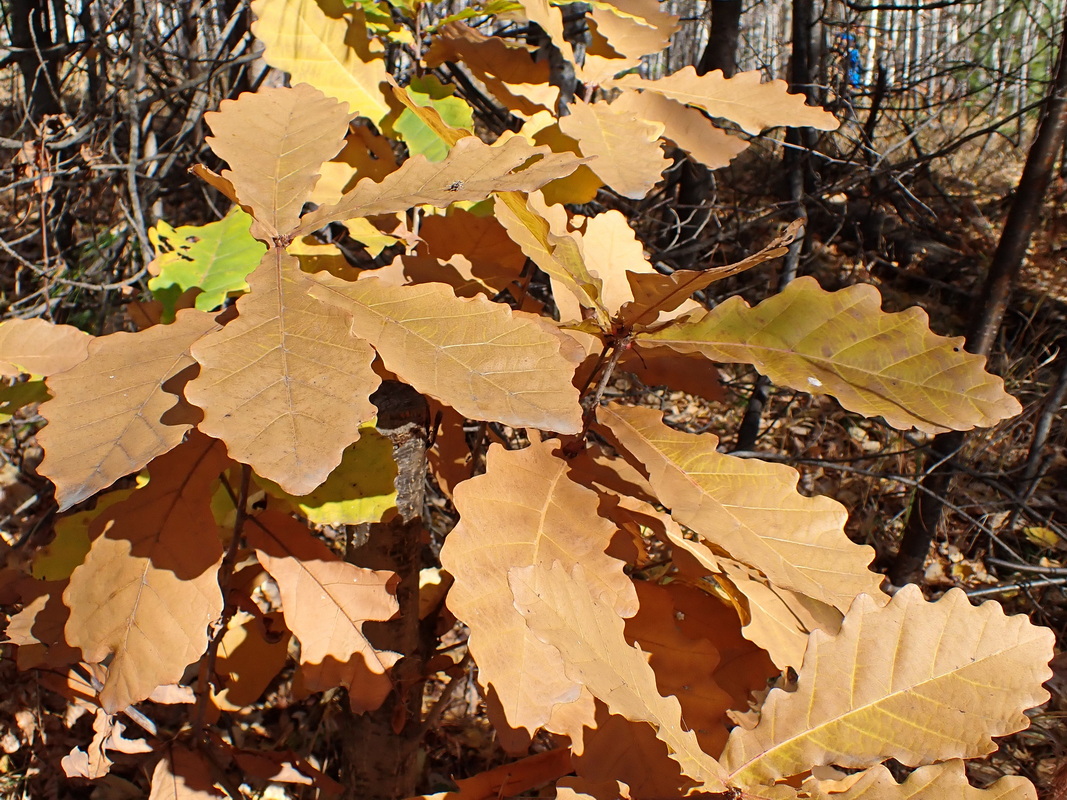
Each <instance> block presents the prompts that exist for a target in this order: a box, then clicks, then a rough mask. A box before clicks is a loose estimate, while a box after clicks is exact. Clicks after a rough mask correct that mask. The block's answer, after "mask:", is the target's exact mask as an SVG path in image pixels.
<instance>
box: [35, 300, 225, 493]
mask: <svg viewBox="0 0 1067 800" xmlns="http://www.w3.org/2000/svg"><path fill="white" fill-rule="evenodd" d="M217 327H218V325H217V324H216V322H215V320H214V319H213V318H212V316H211V315H210V314H207V313H204V312H202V311H192V310H186V311H180V312H178V317H177V320H176V321H175V322H174V323H173V324H172V325H156V326H153V327H152V328H149V329H148V330H145V331H141V332H140V333H113V334H111V335H110V336H101V337H98V338H95V339H93V340H92V341H91V342H90V343H89V355H88V357H87V358H86V359H85V360H84V361H82V362H81V363H79V364H78V365H77V366H75V367H73V368H72V369H70V370H67V371H66V372H62V373H60V374H58V375H53V376H52V377H51V378H49V379H48V389H49V391H50V392H51V393H52V399H51V400H49V401H47V402H45V403H42V404H41V406H40V409H39V412H40V414H41V416H43V417H44V418H45V419H46V420H48V425H47V426H45V427H44V428H43V429H42V430H41V432H40V433H38V434H37V441H38V442H39V443H40V445H41V447H42V448H44V451H45V456H44V461H42V462H41V465H40V467H39V468H38V472H40V474H42V475H44V476H45V477H47V478H49V479H50V480H51V481H52V482H53V483H55V484H56V499H57V500H58V501H59V507H60V510H61V511H62V510H64V509H67V508H70V507H71V506H72V505H74V504H75V503H78V502H81V501H82V500H84V499H86V498H87V497H91V496H92V495H94V494H96V493H97V492H99V491H100V490H101V489H106V488H107V487H108V486H110V485H111V484H112V483H114V482H115V481H116V480H118V479H119V478H121V477H123V476H124V475H128V474H130V473H131V472H136V471H137V470H139V469H141V468H142V467H144V465H145V464H147V463H148V462H149V461H151V460H152V459H153V458H155V457H156V456H158V455H161V454H163V453H166V452H167V451H168V450H170V449H172V448H173V447H175V446H176V445H177V444H178V443H179V442H180V441H181V440H182V438H183V437H184V436H185V433H186V431H188V430H189V428H190V427H192V425H191V424H190V423H191V421H192V420H191V419H189V418H188V417H187V415H185V414H181V415H178V414H175V412H176V411H178V410H180V409H179V404H180V402H181V401H180V399H179V397H177V396H176V394H175V393H173V392H175V390H177V391H180V388H179V387H177V386H171V385H170V383H168V382H170V381H171V380H172V379H174V378H176V376H178V375H179V373H181V372H182V370H184V369H186V368H187V367H189V366H191V365H192V364H193V359H192V356H190V355H189V347H190V345H192V343H193V342H195V341H196V340H197V339H199V338H200V337H201V336H203V335H204V334H206V333H208V332H209V331H211V330H213V329H215V328H217ZM164 387H166V388H164ZM174 417H176V418H174Z"/></svg>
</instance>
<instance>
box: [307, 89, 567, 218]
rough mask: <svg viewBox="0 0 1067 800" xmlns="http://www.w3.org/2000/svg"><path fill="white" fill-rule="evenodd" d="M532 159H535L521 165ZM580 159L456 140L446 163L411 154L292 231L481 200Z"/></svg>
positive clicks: (563, 170)
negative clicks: (379, 181) (420, 207)
mask: <svg viewBox="0 0 1067 800" xmlns="http://www.w3.org/2000/svg"><path fill="white" fill-rule="evenodd" d="M424 110H428V109H424ZM534 157H538V158H539V160H537V161H534V162H533V163H532V164H530V165H529V166H527V167H526V168H525V169H520V167H523V166H524V165H526V164H527V162H529V161H530V160H531V159H533V158H534ZM580 163H582V161H581V159H579V158H576V157H575V156H574V155H573V154H571V153H552V152H550V151H549V149H548V148H547V147H533V146H532V145H530V144H529V142H527V141H526V140H525V139H523V138H521V137H512V138H510V139H508V140H507V141H506V142H504V143H503V144H502V145H499V146H493V145H488V144H485V143H484V142H482V141H481V140H480V139H478V138H477V137H474V136H466V137H464V138H462V139H459V140H458V141H457V142H456V144H455V146H453V147H452V149H451V151H450V152H449V154H448V156H447V157H446V158H445V159H444V161H436V162H435V161H429V160H427V158H426V157H425V156H414V157H413V158H409V159H408V160H407V161H405V162H404V163H403V164H402V165H401V166H400V168H399V169H397V170H396V171H394V172H391V173H389V174H388V175H386V176H385V178H383V179H382V181H381V183H375V182H374V181H372V180H369V179H364V180H361V181H360V182H359V183H357V184H356V185H355V187H353V188H352V189H351V190H350V191H348V192H346V193H345V194H344V195H342V197H341V199H340V200H338V201H337V202H336V203H335V204H333V205H328V206H323V207H322V208H319V209H317V210H316V211H312V212H310V213H308V214H305V215H304V216H303V217H302V218H301V220H300V225H299V227H297V229H296V230H295V231H293V235H294V236H298V235H301V234H304V233H312V232H314V231H316V230H318V229H319V228H321V227H323V226H324V225H327V224H329V223H331V222H338V221H343V220H346V219H352V218H353V217H369V216H373V215H375V214H391V213H393V212H396V211H404V210H406V209H409V208H411V207H412V206H418V205H431V206H437V207H439V208H444V207H445V206H448V205H450V204H452V203H457V202H477V201H479V200H484V199H485V198H487V197H489V195H490V194H492V193H493V192H529V191H533V190H534V189H539V188H540V187H542V186H544V185H545V184H546V183H548V182H549V181H551V180H553V179H555V178H559V177H562V176H564V175H569V174H570V173H572V172H573V171H574V170H575V169H576V168H577V167H578V165H579V164H580Z"/></svg>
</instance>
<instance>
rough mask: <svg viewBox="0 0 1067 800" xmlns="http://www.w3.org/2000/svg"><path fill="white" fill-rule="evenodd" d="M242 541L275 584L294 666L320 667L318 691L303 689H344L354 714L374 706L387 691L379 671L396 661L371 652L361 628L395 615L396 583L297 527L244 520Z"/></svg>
mask: <svg viewBox="0 0 1067 800" xmlns="http://www.w3.org/2000/svg"><path fill="white" fill-rule="evenodd" d="M245 536H246V538H247V539H248V543H249V544H250V545H251V546H252V547H254V548H255V550H256V557H257V558H258V559H259V563H260V564H262V565H263V569H265V570H267V572H269V573H270V574H271V577H272V578H274V580H275V582H276V583H277V584H278V589H279V590H280V592H281V595H282V613H283V614H284V615H285V624H286V626H287V627H288V628H289V630H291V631H292V632H293V635H294V636H296V638H297V639H299V640H300V663H301V664H303V665H307V666H316V665H319V666H318V670H316V671H314V673H315V674H316V676H317V678H318V680H319V683H318V685H316V686H312V687H309V688H312V690H315V689H325V688H329V686H345V687H346V688H347V689H348V698H349V702H350V703H351V705H352V708H353V710H358V711H366V710H369V709H374V708H377V707H378V706H380V705H381V703H382V701H383V700H384V699H385V697H386V695H388V693H389V692H390V691H391V690H392V684H391V682H390V681H389V678H388V677H387V676H386V674H385V673H386V670H388V669H389V668H390V667H391V666H393V664H394V663H396V660H397V659H398V658H399V657H400V656H399V655H398V654H397V653H391V652H388V651H381V650H375V649H374V646H373V645H371V643H370V642H368V641H367V638H366V637H365V636H364V634H363V623H364V622H366V621H367V620H387V619H389V618H390V617H392V616H393V614H395V613H396V611H397V608H398V606H397V603H396V598H395V597H394V596H393V593H392V592H391V591H390V585H391V583H392V582H393V581H394V580H395V578H396V576H395V575H393V573H391V572H384V571H374V570H370V569H363V568H361V567H357V566H355V565H354V564H349V563H347V562H345V561H344V560H342V559H341V558H340V557H339V556H337V555H335V554H334V553H333V552H332V551H331V550H330V549H329V548H328V547H326V545H324V544H323V543H322V542H320V541H319V540H318V539H316V538H315V537H314V536H313V535H312V534H311V531H309V530H308V529H307V528H306V527H305V526H304V525H301V524H300V523H299V522H297V521H296V520H294V519H293V518H292V517H288V516H285V515H284V514H279V513H277V512H273V511H267V512H264V513H262V514H259V515H257V516H255V517H253V518H252V519H250V520H249V521H248V524H247V526H246V528H245ZM305 676H306V674H305Z"/></svg>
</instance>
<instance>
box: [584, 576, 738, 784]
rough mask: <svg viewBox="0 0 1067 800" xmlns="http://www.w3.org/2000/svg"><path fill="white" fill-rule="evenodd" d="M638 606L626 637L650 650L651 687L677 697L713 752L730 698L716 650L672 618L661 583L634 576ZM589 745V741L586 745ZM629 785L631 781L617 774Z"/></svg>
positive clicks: (705, 746)
mask: <svg viewBox="0 0 1067 800" xmlns="http://www.w3.org/2000/svg"><path fill="white" fill-rule="evenodd" d="M634 588H636V589H637V597H638V599H639V601H640V603H641V608H640V610H639V611H638V612H637V614H635V615H634V616H632V617H630V618H629V619H627V620H626V637H627V640H632V641H633V642H634V643H635V644H637V645H638V646H639V647H640V648H641V649H642V650H643V651H644V652H646V653H648V654H649V665H650V666H651V667H652V671H653V672H655V674H656V686H657V687H658V688H659V693H660V694H661V695H663V696H664V697H668V696H671V697H676V698H678V702H679V703H680V704H681V706H682V718H683V719H684V720H685V725H686V727H687V728H688V729H689V730H691V731H693V732H694V733H695V734H696V736H697V742H699V744H700V747H701V749H702V750H704V752H706V753H718V752H720V751H721V750H722V747H723V745H724V744H726V727H725V725H724V722H725V720H726V712H727V711H728V710H729V709H730V706H731V697H730V695H729V694H728V693H727V692H725V691H724V690H723V689H722V687H720V686H719V684H718V683H716V681H715V677H714V674H715V671H716V669H718V666H719V651H718V648H717V647H716V645H715V642H714V641H713V640H709V639H707V638H704V637H697V638H690V637H689V636H687V635H686V634H685V633H683V632H682V630H681V629H680V628H679V627H678V624H677V621H676V620H675V608H674V600H673V598H672V597H671V594H670V592H668V591H667V589H666V588H664V587H662V586H657V585H656V584H653V583H649V582H648V581H635V582H634ZM590 746H591V745H590ZM615 777H617V778H618V779H619V780H621V781H623V782H624V783H626V784H628V785H629V786H630V788H631V789H633V788H635V786H634V783H633V782H632V781H631V780H628V779H627V778H626V777H625V776H623V775H622V774H619V775H616V776H615Z"/></svg>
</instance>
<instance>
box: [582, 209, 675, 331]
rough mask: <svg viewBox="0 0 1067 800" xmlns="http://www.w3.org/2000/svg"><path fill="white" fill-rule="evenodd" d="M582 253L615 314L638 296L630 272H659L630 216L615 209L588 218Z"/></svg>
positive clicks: (601, 297)
mask: <svg viewBox="0 0 1067 800" xmlns="http://www.w3.org/2000/svg"><path fill="white" fill-rule="evenodd" d="M581 253H582V259H583V261H584V262H585V266H586V268H587V269H588V270H589V271H590V272H591V273H592V274H593V275H595V276H596V277H597V278H599V279H600V287H599V300H600V302H601V304H602V305H603V306H604V308H605V309H606V310H607V312H608V314H610V315H611V316H614V315H616V314H617V313H618V311H619V309H620V308H622V306H623V305H624V304H626V303H629V302H631V301H632V300H633V299H634V297H633V292H632V290H631V289H630V284H629V282H628V281H627V279H626V274H627V272H638V273H649V274H659V273H657V272H656V269H655V267H653V266H652V264H650V263H649V261H648V259H647V258H645V248H644V245H643V244H642V243H641V242H640V240H638V238H637V235H636V234H635V233H634V230H633V228H631V227H630V224H629V223H628V222H627V221H626V217H625V216H624V215H623V214H622V213H621V212H619V211H616V210H614V209H612V210H611V211H605V212H604V213H602V214H597V215H596V216H594V217H590V218H589V219H587V220H586V221H585V228H584V230H583V231H582V234H581Z"/></svg>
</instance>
